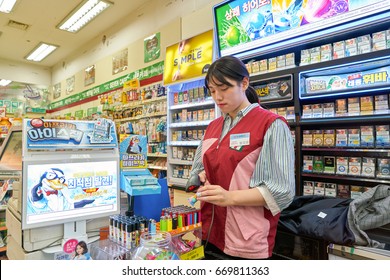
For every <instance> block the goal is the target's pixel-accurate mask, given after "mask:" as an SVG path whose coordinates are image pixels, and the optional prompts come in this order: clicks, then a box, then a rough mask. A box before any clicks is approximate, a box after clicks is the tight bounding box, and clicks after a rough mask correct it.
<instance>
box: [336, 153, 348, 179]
mask: <svg viewBox="0 0 390 280" xmlns="http://www.w3.org/2000/svg"><path fill="white" fill-rule="evenodd" d="M336 166H337V169H336V174H340V175H347V174H348V158H347V157H337V158H336Z"/></svg>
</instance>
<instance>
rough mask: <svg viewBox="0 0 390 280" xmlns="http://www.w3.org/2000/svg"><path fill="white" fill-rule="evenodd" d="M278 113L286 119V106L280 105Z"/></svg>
mask: <svg viewBox="0 0 390 280" xmlns="http://www.w3.org/2000/svg"><path fill="white" fill-rule="evenodd" d="M277 112H278V115H279V116H282V117H283V118H285V119H286V117H287V115H286V107H280V108H278V109H277Z"/></svg>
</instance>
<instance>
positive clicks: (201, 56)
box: [164, 30, 213, 85]
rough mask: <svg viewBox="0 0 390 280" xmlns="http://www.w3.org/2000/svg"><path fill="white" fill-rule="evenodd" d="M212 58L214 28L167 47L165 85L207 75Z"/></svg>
mask: <svg viewBox="0 0 390 280" xmlns="http://www.w3.org/2000/svg"><path fill="white" fill-rule="evenodd" d="M212 59H213V31H212V30H210V31H207V32H204V33H202V34H199V35H197V36H195V37H192V38H189V39H186V40H183V41H181V42H180V43H178V44H174V45H171V46H169V47H167V49H166V55H165V63H164V85H168V84H172V83H174V82H177V81H181V80H186V79H191V78H195V77H200V76H202V75H205V74H206V73H207V70H208V67H209V66H210V65H211V63H212Z"/></svg>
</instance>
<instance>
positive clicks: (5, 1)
mask: <svg viewBox="0 0 390 280" xmlns="http://www.w3.org/2000/svg"><path fill="white" fill-rule="evenodd" d="M15 3H16V0H0V12H3V13H7V14H8V13H10V12H11V11H12V8H13V7H14V5H15Z"/></svg>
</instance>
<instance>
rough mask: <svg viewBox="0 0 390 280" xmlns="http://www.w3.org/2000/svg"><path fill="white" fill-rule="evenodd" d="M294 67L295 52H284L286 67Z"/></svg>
mask: <svg viewBox="0 0 390 280" xmlns="http://www.w3.org/2000/svg"><path fill="white" fill-rule="evenodd" d="M291 67H295V54H294V53H288V54H286V68H291Z"/></svg>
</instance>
